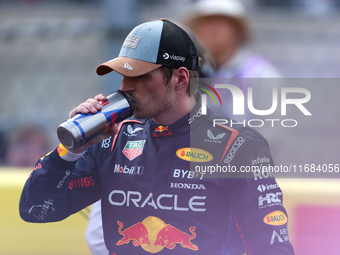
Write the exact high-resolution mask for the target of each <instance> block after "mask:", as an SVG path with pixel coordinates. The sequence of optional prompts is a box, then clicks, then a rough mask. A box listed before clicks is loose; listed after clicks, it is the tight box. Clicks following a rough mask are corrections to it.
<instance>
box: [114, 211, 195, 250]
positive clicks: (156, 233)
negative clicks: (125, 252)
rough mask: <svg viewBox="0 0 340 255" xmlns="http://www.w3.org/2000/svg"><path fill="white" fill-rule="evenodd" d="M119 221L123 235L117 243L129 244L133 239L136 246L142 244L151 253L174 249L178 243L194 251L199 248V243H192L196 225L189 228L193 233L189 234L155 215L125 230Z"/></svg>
mask: <svg viewBox="0 0 340 255" xmlns="http://www.w3.org/2000/svg"><path fill="white" fill-rule="evenodd" d="M117 223H118V225H119V227H118V232H119V234H121V235H122V236H123V238H122V239H120V240H119V241H118V242H117V243H116V244H117V245H123V244H129V243H130V241H131V242H132V244H133V245H134V246H135V247H136V246H141V247H142V248H143V249H144V250H145V251H148V252H151V253H157V252H160V251H161V250H163V249H164V248H167V249H171V250H172V249H174V248H175V247H176V246H177V245H181V247H183V248H187V249H190V250H193V251H197V250H198V247H197V245H195V244H193V243H192V240H193V239H195V238H196V233H195V230H196V227H195V226H191V227H190V228H189V231H190V233H191V234H188V233H186V232H184V231H181V230H179V229H178V228H176V227H174V226H172V225H170V224H166V223H165V222H164V221H162V220H161V219H159V218H157V217H154V216H149V217H147V218H145V219H144V220H143V221H142V222H138V223H136V224H134V225H133V226H131V227H129V228H126V229H125V230H124V231H122V228H123V223H122V222H120V221H117Z"/></svg>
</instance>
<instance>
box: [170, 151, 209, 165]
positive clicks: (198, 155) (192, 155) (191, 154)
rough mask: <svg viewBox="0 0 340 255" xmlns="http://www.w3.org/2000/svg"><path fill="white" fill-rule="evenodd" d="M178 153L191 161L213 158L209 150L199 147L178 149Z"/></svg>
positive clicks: (203, 160) (206, 160)
mask: <svg viewBox="0 0 340 255" xmlns="http://www.w3.org/2000/svg"><path fill="white" fill-rule="evenodd" d="M176 155H177V157H179V158H180V159H183V160H186V161H191V162H209V161H211V160H212V159H213V156H212V155H211V154H210V153H209V152H207V151H205V150H202V149H198V148H181V149H179V150H177V151H176Z"/></svg>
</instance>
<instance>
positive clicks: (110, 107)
mask: <svg viewBox="0 0 340 255" xmlns="http://www.w3.org/2000/svg"><path fill="white" fill-rule="evenodd" d="M106 98H107V100H106V101H103V102H101V104H102V105H103V108H102V110H100V111H98V112H97V113H95V114H92V113H89V114H83V113H78V114H77V115H75V116H74V117H72V118H71V119H69V120H67V121H65V122H63V123H62V124H60V125H59V127H58V129H57V135H58V138H59V141H60V142H61V143H62V144H63V145H64V146H65V147H66V148H67V149H69V150H73V149H76V148H79V147H80V146H82V145H84V144H85V143H87V142H88V141H90V140H91V139H93V138H94V137H96V136H98V135H100V134H102V133H104V132H105V131H107V130H109V129H110V128H111V127H112V126H113V125H114V124H115V123H118V122H121V121H123V120H125V119H127V118H129V117H131V116H132V115H133V105H132V102H131V100H130V98H129V97H128V96H127V95H126V94H125V93H124V92H122V91H120V90H117V91H115V92H113V93H112V94H110V95H109V96H107V97H106Z"/></svg>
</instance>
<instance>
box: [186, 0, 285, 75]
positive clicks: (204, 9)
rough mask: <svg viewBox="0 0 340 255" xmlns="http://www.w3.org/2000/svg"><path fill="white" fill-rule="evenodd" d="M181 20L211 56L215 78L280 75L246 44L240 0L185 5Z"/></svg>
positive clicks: (245, 23)
mask: <svg viewBox="0 0 340 255" xmlns="http://www.w3.org/2000/svg"><path fill="white" fill-rule="evenodd" d="M183 23H184V24H185V25H186V26H188V27H189V28H191V29H192V30H193V31H194V33H195V34H196V36H197V37H198V39H199V40H200V41H201V42H202V45H203V46H204V48H205V49H206V50H207V52H208V53H209V54H210V55H211V58H212V62H213V64H214V69H215V72H214V74H213V76H214V77H215V78H278V77H281V75H280V73H279V72H278V71H277V70H276V68H275V67H274V66H273V65H272V64H271V63H270V62H269V61H268V60H266V59H265V58H264V57H262V56H260V55H259V54H255V53H253V52H252V51H251V50H250V49H249V48H248V47H247V43H248V42H249V39H250V28H249V23H248V20H247V13H246V10H245V8H244V6H243V5H242V3H241V2H240V1H239V0H199V1H197V2H195V3H193V4H191V5H189V6H188V7H187V11H186V12H185V14H184V17H183ZM208 75H209V74H208ZM210 75H211V74H210Z"/></svg>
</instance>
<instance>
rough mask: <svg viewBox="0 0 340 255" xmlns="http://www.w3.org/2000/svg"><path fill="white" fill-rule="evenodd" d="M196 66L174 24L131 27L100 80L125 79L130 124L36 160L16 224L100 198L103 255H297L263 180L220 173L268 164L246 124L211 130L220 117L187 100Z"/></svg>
mask: <svg viewBox="0 0 340 255" xmlns="http://www.w3.org/2000/svg"><path fill="white" fill-rule="evenodd" d="M197 67H198V55H197V53H196V48H195V46H194V44H193V42H192V41H191V39H190V37H189V36H188V35H187V34H186V33H185V32H184V31H183V30H182V29H181V28H179V27H178V26H176V25H175V24H173V23H172V22H170V21H167V20H165V19H162V20H159V21H153V22H148V23H143V24H141V25H139V26H137V27H136V28H134V29H133V30H132V31H131V32H130V34H129V35H128V36H127V38H126V40H125V41H124V44H123V46H122V49H121V52H120V54H119V57H118V58H115V59H113V60H111V61H108V62H106V63H104V64H102V65H100V66H99V67H98V68H97V73H98V74H99V75H104V74H107V73H109V72H111V71H112V70H114V71H116V72H118V73H120V74H122V75H123V76H124V79H123V82H122V84H121V90H122V91H123V92H125V93H126V94H127V95H128V96H129V97H130V98H131V100H132V102H133V105H134V117H135V118H132V119H128V120H126V121H123V122H121V123H119V125H118V127H117V126H116V127H115V128H112V129H111V130H110V131H108V132H109V133H107V134H104V135H102V136H101V137H97V138H96V139H95V140H92V141H90V143H89V144H85V145H84V146H82V147H80V148H78V149H76V150H74V151H72V152H71V151H67V150H66V149H65V148H64V147H63V146H62V145H59V147H58V149H56V150H55V151H53V152H52V153H51V154H49V155H47V156H45V157H44V158H43V159H40V160H39V161H38V162H37V164H36V166H35V169H36V170H35V171H33V173H32V175H31V177H30V178H29V179H28V181H27V183H26V184H25V187H24V190H23V194H22V197H21V201H20V215H21V217H22V218H23V219H24V220H26V221H30V222H50V221H58V220H62V219H64V218H66V217H68V216H69V215H70V214H72V213H75V212H77V211H79V210H81V209H82V208H84V207H86V206H88V205H90V204H92V203H94V202H95V201H97V200H99V199H101V206H102V208H101V210H102V218H103V230H104V238H105V244H106V247H107V249H108V250H109V254H117V255H121V254H149V253H159V254H221V253H222V254H244V253H248V254H261V255H265V254H270V255H272V254H294V251H293V248H292V246H291V244H290V242H289V239H288V232H287V214H286V211H285V209H284V208H283V206H282V192H281V190H280V188H279V187H278V186H277V184H276V182H275V180H274V178H271V173H269V172H268V173H267V172H263V171H259V172H254V173H252V172H248V173H246V175H245V176H243V175H239V174H238V173H236V174H235V173H233V172H231V171H227V169H228V167H229V169H230V168H232V169H234V168H235V169H241V168H242V167H246V166H250V165H251V162H252V163H253V164H255V165H256V164H257V163H256V162H255V161H256V159H260V160H261V161H266V162H267V163H268V164H272V162H271V161H272V160H271V157H270V154H269V149H268V145H267V143H266V141H265V140H264V139H263V137H262V136H261V135H259V134H258V133H257V132H255V131H254V130H251V129H249V128H241V129H239V130H236V129H233V128H230V127H229V126H226V125H221V126H216V127H213V120H214V118H218V117H219V116H218V115H215V114H214V113H212V112H210V111H208V114H207V115H203V114H202V111H201V109H200V106H201V102H200V95H199V93H197V90H195V89H193V92H192V93H190V85H189V84H190V78H193V77H195V75H196V74H195V70H196V69H197ZM195 84H197V83H192V85H193V87H194V86H195ZM103 100H105V96H103V95H98V96H96V97H95V98H94V99H89V100H87V101H86V102H84V103H82V104H80V105H79V106H78V107H76V108H75V109H74V110H73V111H71V113H70V117H72V116H73V115H75V114H76V113H79V112H81V113H90V112H91V113H96V112H97V111H98V110H101V108H102V106H101V104H100V103H99V102H100V101H103ZM190 112H191V114H190ZM207 134H209V136H208V135H207ZM100 141H102V142H100ZM90 144H92V145H90ZM252 160H253V161H252ZM209 166H210V168H209ZM207 167H208V169H210V170H211V169H212V168H211V167H215V168H216V170H217V171H216V172H217V173H216V174H215V173H214V172H212V171H210V170H209V171H206V169H207ZM222 167H223V169H224V171H221V169H222ZM219 169H220V171H218V170H219ZM236 177H237V178H236ZM244 177H246V178H244ZM82 181H83V183H84V185H81V183H82ZM85 182H86V185H85ZM67 184H68V185H67ZM261 185H263V187H267V188H268V190H270V191H268V192H265V190H264V188H263V189H258V187H262V186H261ZM34 205H43V207H39V208H43V209H44V210H43V211H42V209H40V211H39V209H37V208H34ZM52 208H53V209H52Z"/></svg>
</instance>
